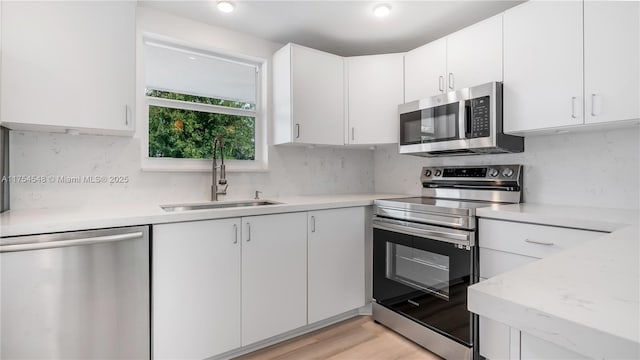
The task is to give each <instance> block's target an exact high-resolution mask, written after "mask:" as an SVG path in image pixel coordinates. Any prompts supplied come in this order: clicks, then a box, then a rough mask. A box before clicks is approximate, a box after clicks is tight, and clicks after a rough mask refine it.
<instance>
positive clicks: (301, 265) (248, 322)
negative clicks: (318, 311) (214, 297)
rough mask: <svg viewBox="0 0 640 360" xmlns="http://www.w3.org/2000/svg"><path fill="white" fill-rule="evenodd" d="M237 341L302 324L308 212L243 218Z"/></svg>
mask: <svg viewBox="0 0 640 360" xmlns="http://www.w3.org/2000/svg"><path fill="white" fill-rule="evenodd" d="M242 239H243V240H242V345H243V346H245V345H248V344H251V343H254V342H256V341H260V340H263V339H266V338H269V337H272V336H275V335H278V334H281V333H284V332H286V331H289V330H293V329H295V328H298V327H300V326H304V325H306V324H307V213H305V212H300V213H290V214H277V215H265V216H253V217H245V218H242Z"/></svg>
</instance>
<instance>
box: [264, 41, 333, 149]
mask: <svg viewBox="0 0 640 360" xmlns="http://www.w3.org/2000/svg"><path fill="white" fill-rule="evenodd" d="M344 88H345V76H344V60H343V58H342V57H340V56H337V55H333V54H329V53H326V52H322V51H319V50H314V49H310V48H307V47H304V46H299V45H295V44H287V45H286V46H285V47H284V48H282V49H280V50H278V51H277V52H276V54H274V58H273V89H274V93H273V103H274V143H275V144H285V143H301V144H319V145H344V117H345V106H344V104H345V102H344V101H345V100H344V98H345V89H344Z"/></svg>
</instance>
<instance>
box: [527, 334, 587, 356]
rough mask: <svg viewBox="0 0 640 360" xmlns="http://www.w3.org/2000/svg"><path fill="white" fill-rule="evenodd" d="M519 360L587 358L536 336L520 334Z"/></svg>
mask: <svg viewBox="0 0 640 360" xmlns="http://www.w3.org/2000/svg"><path fill="white" fill-rule="evenodd" d="M520 359H522V360H540V359H548V360H550V359H557V360H570V359H587V357H585V356H582V355H580V354H577V353H575V352H573V351H571V350H569V349H566V348H564V347H562V346H560V345H556V344H554V343H551V342H549V341H546V340H542V339H540V338H538V337H536V336H532V335H529V334H527V333H525V332H521V336H520Z"/></svg>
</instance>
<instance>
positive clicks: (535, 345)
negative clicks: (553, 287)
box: [478, 219, 605, 360]
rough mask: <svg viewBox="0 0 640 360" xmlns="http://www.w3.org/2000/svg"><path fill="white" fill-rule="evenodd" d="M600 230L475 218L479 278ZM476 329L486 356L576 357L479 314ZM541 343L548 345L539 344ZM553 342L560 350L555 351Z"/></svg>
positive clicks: (586, 238)
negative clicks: (478, 251) (477, 328)
mask: <svg viewBox="0 0 640 360" xmlns="http://www.w3.org/2000/svg"><path fill="white" fill-rule="evenodd" d="M604 234H605V233H603V232H599V231H591V230H579V229H571V228H564V227H557V226H548V225H536V224H528V223H520V222H513V221H502V220H493V219H480V220H479V221H478V245H479V247H480V260H479V261H480V264H479V265H480V278H481V279H487V278H491V277H494V276H496V275H500V274H501V273H504V272H507V271H510V270H513V269H516V268H518V267H520V266H523V265H526V264H528V263H530V262H533V261H536V260H539V259H541V258H544V257H547V256H549V255H552V254H554V253H557V252H559V251H562V250H565V249H568V248H570V247H573V246H576V245H579V244H582V243H584V242H586V241H589V240H593V239H595V238H597V237H600V236H602V235H604ZM479 331H480V344H479V349H480V354H481V355H482V356H484V357H486V358H487V359H493V360H497V359H519V358H522V359H563V358H566V359H575V358H576V357H571V356H569V355H565V353H563V352H562V351H567V353H566V354H573V353H572V352H570V351H569V350H566V349H564V348H562V347H559V346H557V345H554V344H552V343H549V342H546V341H544V340H541V339H538V338H535V337H531V336H530V335H527V336H525V333H522V340H521V339H520V336H517V337H516V339H514V336H513V333H514V332H515V333H519V331H518V330H517V329H513V328H510V327H509V326H507V325H505V324H502V323H499V322H497V321H494V320H492V319H488V318H484V317H481V318H480V324H479ZM530 338H532V339H530ZM545 343H546V344H549V346H543V345H544V344H545ZM554 346H555V347H557V348H558V349H560V350H562V351H560V350H558V351H559V352H558V351H556V350H555V348H553V347H554ZM554 354H556V355H554ZM575 355H577V354H575ZM577 356H579V355H577ZM578 358H580V357H578Z"/></svg>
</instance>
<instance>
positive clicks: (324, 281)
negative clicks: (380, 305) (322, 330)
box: [308, 207, 365, 323]
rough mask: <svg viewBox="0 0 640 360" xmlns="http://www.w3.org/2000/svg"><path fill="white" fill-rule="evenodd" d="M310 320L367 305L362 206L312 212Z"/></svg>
mask: <svg viewBox="0 0 640 360" xmlns="http://www.w3.org/2000/svg"><path fill="white" fill-rule="evenodd" d="M308 218H309V233H308V235H309V236H308V244H309V245H308V246H309V250H308V261H309V264H308V266H309V270H308V281H309V289H308V294H309V299H308V300H309V305H308V307H309V310H308V316H309V323H314V322H316V321H320V320H324V319H327V318H329V317H331V316H334V315H337V314H341V313H344V312H346V311H349V310H353V309H356V308H359V307H361V306H364V303H365V299H364V291H365V290H364V287H365V280H364V270H365V269H364V256H365V254H364V237H365V235H364V230H365V211H364V208H362V207H355V208H344V209H331V210H321V211H311V212H309V213H308Z"/></svg>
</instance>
